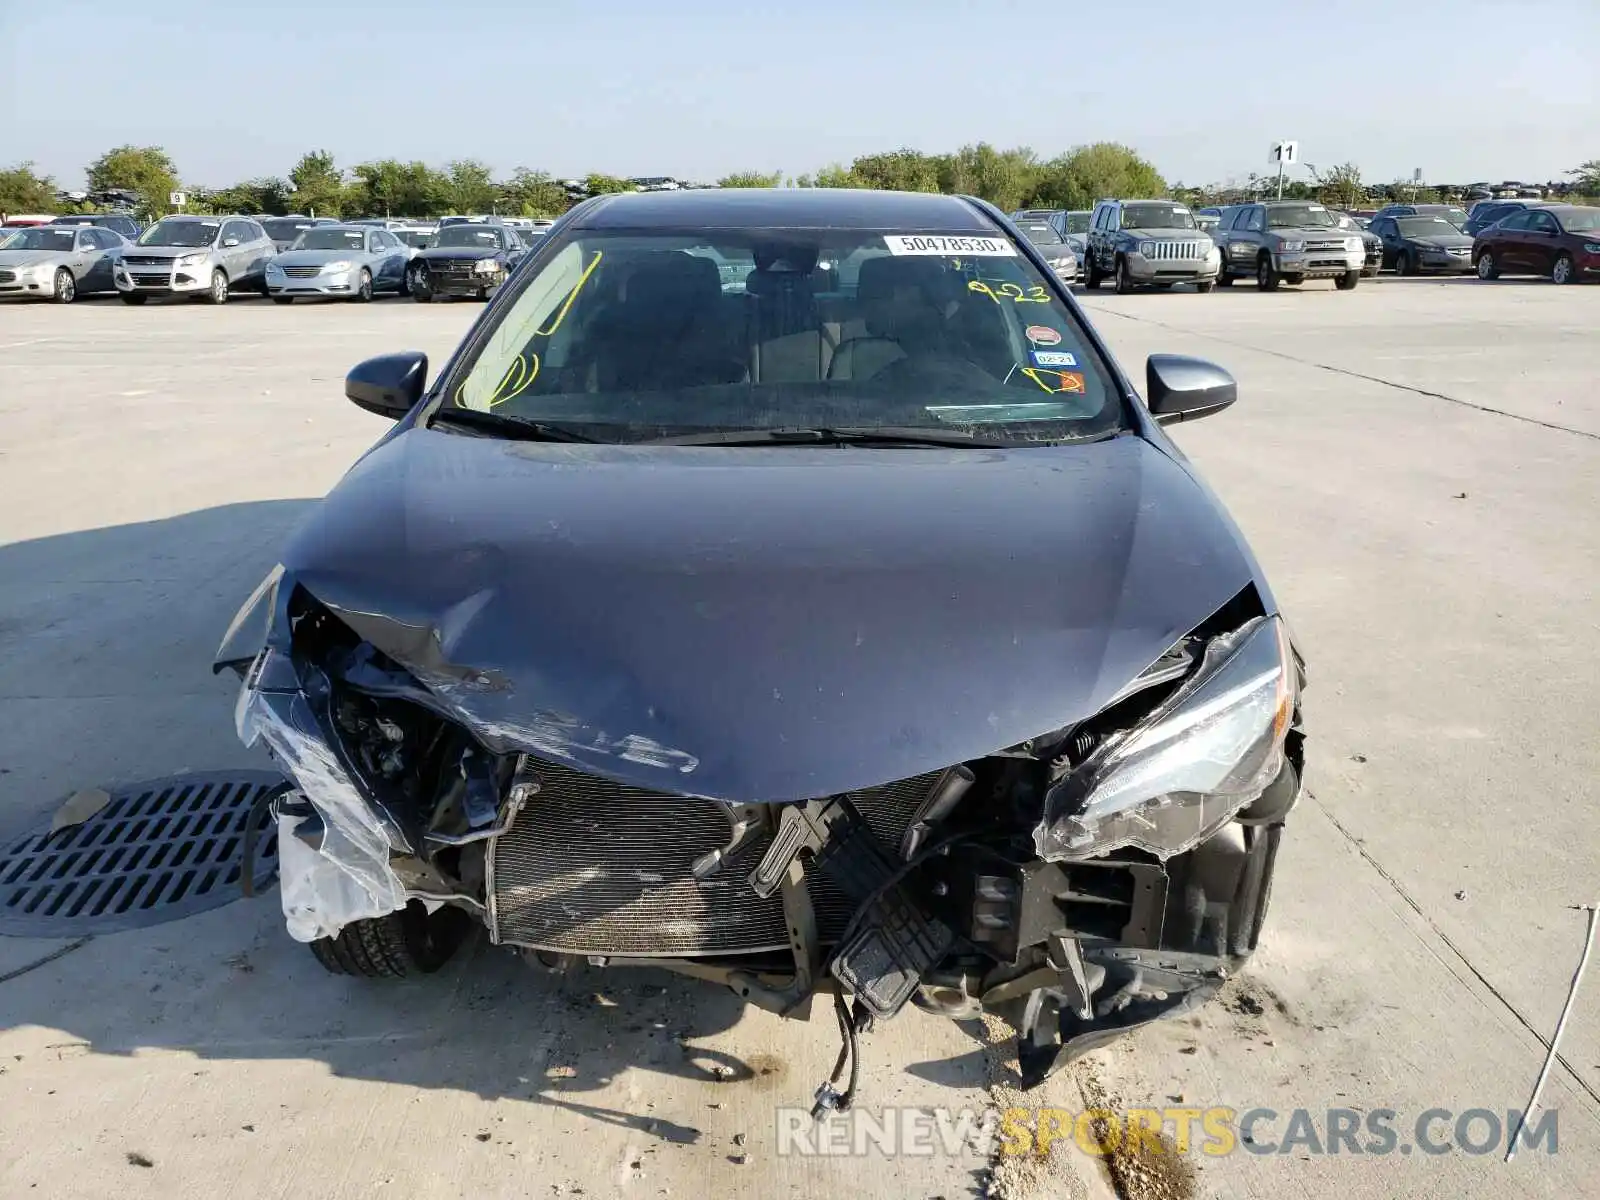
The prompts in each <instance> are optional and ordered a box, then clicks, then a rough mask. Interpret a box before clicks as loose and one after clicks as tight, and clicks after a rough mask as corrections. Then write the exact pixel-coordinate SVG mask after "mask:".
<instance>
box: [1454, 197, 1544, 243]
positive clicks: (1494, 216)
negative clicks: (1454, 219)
mask: <svg viewBox="0 0 1600 1200" xmlns="http://www.w3.org/2000/svg"><path fill="white" fill-rule="evenodd" d="M1543 207H1544V201H1543V200H1480V201H1479V202H1478V203H1477V204H1474V205H1473V206H1472V208H1471V209H1470V210H1469V211H1468V213H1467V222H1466V224H1465V225H1463V226H1462V227H1461V232H1462V233H1466V234H1471V235H1472V236H1473V237H1477V236H1478V235H1479V234H1480V233H1482V232H1483V231H1484V230H1485V229H1487V228H1489V226H1491V225H1493V224H1494V223H1495V222H1496V221H1503V220H1504V219H1505V218H1507V217H1509V216H1511V214H1512V213H1519V212H1524V211H1526V210H1527V209H1530V208H1543Z"/></svg>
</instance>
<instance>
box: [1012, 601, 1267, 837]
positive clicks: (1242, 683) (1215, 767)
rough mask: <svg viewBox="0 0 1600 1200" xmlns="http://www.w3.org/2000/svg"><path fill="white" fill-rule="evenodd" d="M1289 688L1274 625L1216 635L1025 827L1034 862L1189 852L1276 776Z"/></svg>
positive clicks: (1251, 625)
mask: <svg viewBox="0 0 1600 1200" xmlns="http://www.w3.org/2000/svg"><path fill="white" fill-rule="evenodd" d="M1297 689H1298V675H1297V670H1296V667H1295V663H1294V657H1293V651H1292V650H1291V649H1290V647H1289V635H1288V631H1287V630H1286V629H1285V627H1284V624H1283V622H1282V621H1281V620H1280V619H1279V618H1277V617H1261V618H1257V619H1256V620H1254V621H1252V622H1250V623H1249V624H1248V625H1246V626H1244V627H1243V628H1242V629H1240V630H1238V631H1237V632H1236V633H1232V634H1228V635H1225V636H1223V637H1219V638H1215V639H1213V640H1212V642H1211V643H1210V644H1209V645H1208V646H1207V647H1206V658H1205V661H1204V663H1203V664H1202V666H1201V668H1200V670H1199V671H1198V672H1197V673H1196V675H1195V676H1194V678H1192V679H1191V680H1190V681H1189V682H1188V683H1186V684H1185V685H1184V686H1183V687H1182V688H1180V689H1179V690H1178V692H1177V693H1175V694H1174V695H1173V697H1172V698H1171V699H1170V700H1168V701H1167V702H1166V703H1165V704H1163V705H1162V706H1161V707H1160V708H1158V709H1157V710H1156V711H1155V712H1154V713H1152V714H1151V715H1150V716H1149V717H1147V718H1146V719H1145V720H1144V721H1143V722H1142V723H1140V724H1139V725H1137V726H1135V727H1134V728H1133V729H1131V730H1130V731H1128V733H1126V734H1125V735H1123V736H1122V737H1120V738H1117V739H1114V740H1112V741H1109V742H1107V743H1106V744H1105V745H1103V746H1102V747H1101V749H1100V750H1098V751H1096V752H1095V753H1094V754H1092V755H1091V756H1090V757H1089V758H1088V759H1087V760H1086V761H1085V762H1084V763H1083V764H1082V765H1081V766H1079V767H1078V768H1077V769H1076V770H1075V771H1074V772H1073V773H1072V774H1071V775H1069V776H1068V777H1067V778H1066V779H1065V780H1063V781H1062V782H1061V783H1060V784H1058V785H1057V786H1056V787H1055V788H1054V789H1052V791H1051V793H1050V797H1049V799H1048V801H1047V804H1046V810H1045V818H1044V820H1043V821H1042V822H1041V823H1040V825H1039V826H1038V827H1037V828H1036V829H1035V830H1034V842H1035V845H1036V847H1037V849H1038V851H1039V854H1040V857H1042V858H1044V859H1046V860H1048V861H1059V860H1062V859H1085V858H1095V857H1098V856H1100V855H1103V854H1106V853H1108V852H1110V851H1112V850H1117V849H1120V848H1122V847H1124V846H1132V847H1135V848H1137V849H1140V850H1144V851H1146V852H1148V853H1150V854H1154V855H1155V856H1156V857H1158V858H1161V859H1166V858H1170V857H1171V856H1173V855H1176V854H1183V853H1185V852H1186V851H1188V850H1191V849H1193V848H1194V847H1195V846H1197V845H1199V844H1200V843H1201V842H1203V841H1205V840H1206V839H1207V838H1209V837H1211V836H1212V834H1214V833H1216V831H1217V830H1218V829H1220V828H1221V827H1222V826H1223V825H1224V824H1226V823H1227V822H1228V821H1229V820H1231V819H1232V818H1233V817H1234V815H1235V814H1236V813H1238V812H1239V811H1240V810H1241V809H1243V808H1245V807H1246V806H1247V805H1249V804H1250V803H1251V802H1253V801H1254V800H1256V799H1257V798H1258V797H1259V796H1260V795H1261V793H1262V792H1263V791H1264V790H1265V789H1266V787H1267V785H1269V784H1270V783H1272V782H1273V780H1275V779H1276V778H1277V777H1278V773H1279V772H1280V771H1281V770H1282V769H1283V765H1284V740H1285V738H1286V737H1287V736H1288V733H1289V725H1290V722H1291V721H1292V720H1293V717H1294V708H1295V701H1296V693H1297Z"/></svg>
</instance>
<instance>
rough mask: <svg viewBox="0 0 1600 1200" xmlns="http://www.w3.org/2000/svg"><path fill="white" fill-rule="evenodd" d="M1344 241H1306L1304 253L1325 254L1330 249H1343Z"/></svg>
mask: <svg viewBox="0 0 1600 1200" xmlns="http://www.w3.org/2000/svg"><path fill="white" fill-rule="evenodd" d="M1343 249H1344V243H1343V242H1342V241H1340V242H1307V243H1306V253H1308V254H1311V253H1318V254H1326V253H1327V252H1328V251H1330V250H1343Z"/></svg>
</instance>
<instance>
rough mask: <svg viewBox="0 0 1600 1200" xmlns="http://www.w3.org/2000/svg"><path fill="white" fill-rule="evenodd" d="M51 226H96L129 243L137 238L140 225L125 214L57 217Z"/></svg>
mask: <svg viewBox="0 0 1600 1200" xmlns="http://www.w3.org/2000/svg"><path fill="white" fill-rule="evenodd" d="M50 224H52V225H96V226H99V227H100V228H101V229H109V230H111V231H112V232H113V233H120V234H121V235H122V236H123V237H125V238H127V239H128V240H129V241H130V242H131V241H133V240H134V239H136V238H137V237H138V236H139V230H140V225H139V222H137V221H135V220H134V219H133V218H132V217H130V216H128V215H127V214H126V213H73V214H71V215H70V216H65V217H57V218H56V219H55V220H54V221H51V222H50Z"/></svg>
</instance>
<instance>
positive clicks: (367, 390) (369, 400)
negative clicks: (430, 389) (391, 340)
mask: <svg viewBox="0 0 1600 1200" xmlns="http://www.w3.org/2000/svg"><path fill="white" fill-rule="evenodd" d="M427 384H428V356H427V355H426V354H424V353H422V352H421V351H420V350H405V351H402V352H401V353H399V354H380V355H379V356H378V357H377V358H369V359H367V360H366V361H365V362H361V363H357V364H356V365H355V366H354V367H353V368H352V369H351V371H350V373H349V374H348V375H346V376H345V377H344V394H345V397H346V398H347V399H348V400H350V402H351V403H353V404H354V405H355V406H356V407H357V408H364V409H366V410H367V411H368V412H370V413H377V414H378V416H380V417H388V418H390V419H391V420H395V421H398V420H399V419H400V418H401V417H403V416H405V415H406V414H407V413H408V412H410V411H411V410H412V409H413V408H415V407H416V405H417V401H418V400H420V399H422V393H423V391H424V390H426V388H427Z"/></svg>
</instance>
